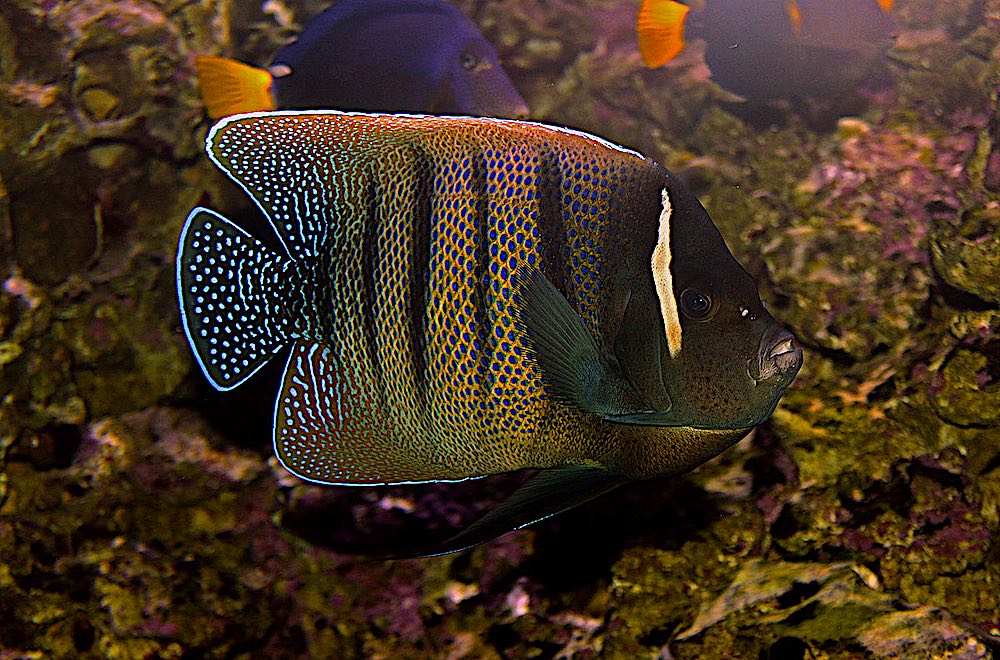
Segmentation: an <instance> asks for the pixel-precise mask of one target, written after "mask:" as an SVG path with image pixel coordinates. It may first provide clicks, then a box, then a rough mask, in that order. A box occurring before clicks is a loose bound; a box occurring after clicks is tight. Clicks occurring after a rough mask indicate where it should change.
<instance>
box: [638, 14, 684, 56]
mask: <svg viewBox="0 0 1000 660" xmlns="http://www.w3.org/2000/svg"><path fill="white" fill-rule="evenodd" d="M687 13H688V7H687V5H682V4H681V3H679V2H675V0H642V5H641V6H640V7H639V15H638V17H637V18H636V22H635V30H636V34H637V36H638V38H639V53H640V54H641V55H642V61H643V62H645V63H646V66H648V67H649V68H651V69H655V68H656V67H659V66H663V65H664V64H666V63H667V62H669V61H670V60H672V59H674V58H675V57H677V55H678V53H680V52H681V51H682V50H684V19H685V18H687Z"/></svg>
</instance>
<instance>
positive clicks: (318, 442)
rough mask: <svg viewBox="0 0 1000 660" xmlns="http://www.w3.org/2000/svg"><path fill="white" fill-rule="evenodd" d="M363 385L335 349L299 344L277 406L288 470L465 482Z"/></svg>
mask: <svg viewBox="0 0 1000 660" xmlns="http://www.w3.org/2000/svg"><path fill="white" fill-rule="evenodd" d="M359 382H360V381H359V374H356V373H351V372H350V371H349V368H348V367H347V366H345V365H342V364H340V363H339V362H338V360H337V356H336V353H335V352H334V350H333V349H331V348H330V347H328V346H324V345H322V344H315V343H310V342H304V341H300V342H296V344H295V346H294V347H293V348H292V352H291V355H289V357H288V364H287V366H286V367H285V375H284V378H283V379H282V384H281V391H280V392H279V394H278V399H277V401H276V402H275V410H274V453H275V455H276V456H277V457H278V460H279V461H281V464H282V465H284V466H285V468H287V469H288V470H289V471H290V472H291V473H292V474H294V475H296V476H298V477H301V478H302V479H306V480H308V481H313V482H316V483H323V484H338V485H366V486H367V485H374V484H388V483H423V482H427V481H461V480H463V478H461V477H460V478H457V479H456V478H449V477H448V476H447V473H446V471H445V470H444V468H442V467H441V466H440V465H438V464H436V463H435V461H434V460H433V447H430V446H429V445H430V441H429V440H427V439H422V438H418V437H408V438H401V437H398V436H397V435H396V434H395V433H394V432H393V425H392V424H391V423H390V420H389V419H387V417H386V411H385V409H384V407H383V403H382V402H381V401H377V400H373V399H372V398H371V396H370V395H369V394H367V393H366V392H367V390H366V389H365V388H361V387H359V386H358V384H359Z"/></svg>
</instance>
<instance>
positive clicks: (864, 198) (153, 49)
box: [0, 0, 1000, 658]
mask: <svg viewBox="0 0 1000 660" xmlns="http://www.w3.org/2000/svg"><path fill="white" fill-rule="evenodd" d="M325 4H326V3H324V2H322V1H320V0H302V1H297V0H285V1H283V0H276V1H275V0H272V1H270V2H266V3H263V4H261V3H256V2H254V3H250V2H235V1H234V0H196V1H195V2H186V1H185V2H181V1H174V0H123V1H116V2H110V1H105V0H101V1H98V0H78V1H72V0H70V1H65V2H59V1H56V0H5V1H4V2H3V3H0V144H2V145H3V148H2V149H0V265H2V267H3V274H2V282H3V286H2V287H0V457H2V464H0V467H2V470H0V494H2V496H3V504H2V507H0V648H2V652H0V655H2V656H3V657H38V658H43V657H45V658H47V657H113V658H140V657H146V658H156V657H303V656H314V657H329V658H351V657H386V658H389V657H392V658H399V657H413V658H417V657H448V658H462V657H467V658H499V657H511V658H515V657H516V658H520V657H596V656H602V657H648V658H655V657H662V658H670V657H673V658H709V657H739V658H786V657H793V658H802V657H809V658H858V657H940V658H985V657H991V655H995V654H996V653H997V649H998V648H1000V568H998V567H1000V414H998V410H1000V385H998V383H1000V289H998V286H1000V284H998V283H1000V183H998V182H1000V165H998V163H1000V99H998V90H1000V68H998V67H1000V65H998V62H1000V45H998V42H1000V2H998V1H997V0H985V1H984V0H960V1H959V2H948V3H941V2H931V1H930V0H897V2H896V3H895V5H896V8H895V10H894V12H895V13H896V16H897V19H898V21H899V23H900V26H901V36H900V40H899V44H898V47H897V49H896V52H894V54H893V57H892V58H891V60H890V61H889V62H888V63H887V75H886V78H887V80H886V81H885V86H884V87H883V88H881V89H877V90H874V91H869V92H866V94H867V95H862V96H859V98H858V99H855V101H856V103H855V105H856V107H857V108H858V111H859V114H858V116H855V117H851V118H840V119H839V120H838V118H837V113H836V112H835V109H834V110H831V109H830V108H828V107H824V105H825V103H824V101H823V100H812V101H808V102H805V103H802V104H800V103H798V102H794V103H793V102H788V103H783V104H777V105H775V106H766V107H764V108H748V107H746V106H745V105H741V104H739V103H735V102H733V99H732V97H731V95H729V94H728V93H726V92H725V91H724V90H721V89H720V88H718V87H717V86H715V85H714V84H712V83H711V81H710V80H709V79H708V78H707V73H708V72H707V70H706V69H705V67H704V66H703V64H702V63H701V61H700V58H699V53H698V45H697V44H696V43H695V44H692V46H691V49H690V52H689V53H687V54H685V56H684V57H682V58H681V59H680V61H678V62H677V63H676V64H674V65H671V66H670V67H668V68H665V69H661V70H656V71H650V70H646V69H643V68H642V67H641V64H640V61H639V57H638V54H637V52H636V48H635V44H634V41H633V36H632V21H633V19H634V12H635V10H636V4H637V3H635V2H619V1H618V0H588V1H582V2H569V1H568V0H555V1H549V0H544V1H543V0H511V1H506V2H499V1H496V2H494V1H490V0H462V1H461V2H460V3H459V4H460V5H461V6H462V8H463V9H464V10H466V11H467V12H468V13H469V15H470V16H472V17H473V18H474V20H476V21H477V23H478V24H479V25H481V26H482V28H483V30H484V32H485V34H486V35H487V37H488V38H489V39H491V40H492V41H493V42H494V43H495V44H497V46H498V48H499V50H500V51H501V52H502V55H503V57H504V61H505V65H506V66H507V68H508V70H509V72H510V73H511V75H512V77H513V78H514V80H515V82H516V83H517V84H518V85H519V86H520V88H521V89H522V91H523V92H524V95H525V97H526V98H527V99H528V101H529V103H530V104H531V106H532V109H533V112H534V116H535V117H536V118H537V119H540V120H544V121H548V122H552V123H559V124H567V125H570V126H574V127H578V128H582V129H586V130H591V131H594V132H597V133H600V134H602V135H604V136H606V137H608V138H610V139H614V140H617V141H620V142H622V143H625V144H628V145H631V146H634V147H637V148H640V149H642V150H643V151H645V152H647V153H649V154H650V155H652V156H654V157H656V158H657V159H659V160H660V161H661V162H663V163H664V164H665V165H667V166H668V167H670V168H671V169H673V170H675V171H677V172H679V173H680V174H681V175H682V176H684V177H685V178H686V179H687V180H688V181H689V182H690V184H691V185H692V187H693V188H694V190H695V192H696V193H697V194H698V195H699V196H700V197H701V198H702V200H703V201H704V203H705V204H706V206H707V207H708V209H709V211H710V213H711V214H712V215H713V217H714V218H715V219H716V222H717V223H718V225H719V226H720V228H721V229H722V231H723V233H724V235H725V237H726V239H727V241H728V242H729V245H730V246H731V248H732V250H733V252H734V253H735V254H736V255H737V257H738V258H739V259H740V260H741V262H743V263H744V264H746V265H747V267H748V269H749V270H750V271H751V272H752V273H753V274H754V276H755V277H756V278H757V279H758V281H759V282H760V284H761V288H762V290H763V293H764V297H765V298H766V301H767V302H768V304H769V306H770V308H771V310H772V311H773V313H774V315H775V316H776V317H778V318H779V319H781V320H782V321H784V322H785V323H787V324H789V325H790V326H791V327H792V328H793V329H794V330H795V332H796V334H797V335H798V337H799V338H800V340H801V341H802V343H803V344H804V346H805V348H806V351H807V354H806V362H805V367H804V368H803V370H802V373H801V374H800V375H799V378H798V380H797V381H796V383H795V385H794V386H793V388H792V390H790V392H789V393H788V394H787V395H786V397H785V398H784V400H783V402H782V404H781V406H780V407H779V409H778V410H777V412H776V413H775V415H774V417H773V419H772V420H771V421H770V422H769V423H768V424H765V425H764V426H763V427H761V428H760V429H759V430H758V431H757V432H756V433H755V434H754V435H753V436H752V437H751V438H749V439H748V440H746V441H744V442H742V443H741V444H740V445H738V446H737V447H736V448H734V449H733V450H731V451H729V452H727V453H726V454H724V455H723V456H721V457H720V458H719V459H717V460H715V461H713V462H712V463H710V464H708V465H706V466H704V467H703V468H701V469H699V470H698V471H696V472H695V473H693V474H691V475H689V476H687V477H685V478H683V479H677V480H673V481H671V482H663V481H659V482H656V481H654V482H648V483H641V484H636V485H634V486H631V487H629V488H625V489H622V490H621V491H620V492H616V493H614V494H612V495H609V496H607V497H604V498H601V499H599V500H597V501H595V502H593V503H591V504H589V505H587V506H586V507H583V508H581V509H579V510H576V511H572V512H570V513H568V514H566V515H563V516H560V517H558V518H556V519H553V520H551V521H548V522H546V523H544V524H541V525H539V526H537V527H536V528H535V529H532V530H526V531H522V532H518V533H516V534H512V535H509V536H507V537H505V538H503V539H501V540H499V541H497V542H495V543H493V544H490V545H488V546H485V547H482V548H479V549H477V550H475V551H473V552H471V553H467V554H464V555H458V556H448V557H440V558H435V559H428V560H407V561H399V562H385V561H378V560H374V561H373V560H366V559H363V558H361V557H359V556H358V555H357V554H356V553H358V552H366V553H369V554H374V555H379V554H387V553H392V552H396V551H405V550H406V548H407V547H408V546H413V545H416V544H419V543H420V542H421V541H423V540H424V539H426V538H428V537H430V536H431V535H436V534H442V533H443V531H444V530H445V529H446V528H449V527H453V526H456V525H458V524H461V523H462V522H463V521H467V520H470V519H472V518H474V517H475V516H476V515H478V514H479V513H480V512H482V511H483V510H485V509H486V508H487V507H488V506H490V504H491V503H492V502H494V501H496V499H498V498H500V497H502V496H503V494H504V493H506V492H509V491H510V490H511V489H512V488H513V487H515V485H516V483H517V481H518V479H519V477H518V476H516V475H515V476H512V477H500V478H497V479H490V480H483V481H476V482H470V483H465V484H455V485H448V486H420V487H418V486H413V487H405V488H404V487H398V488H378V489H336V488H320V487H317V486H311V485H306V484H303V483H301V482H299V481H297V480H296V479H294V478H293V477H291V476H290V475H288V474H287V473H284V472H283V471H282V470H281V469H280V468H278V467H277V466H276V465H275V463H274V461H273V459H270V446H269V437H268V435H269V423H270V419H269V417H270V406H271V400H272V397H273V395H274V392H275V389H276V382H277V379H278V376H279V374H278V373H277V370H276V369H272V370H270V371H268V370H265V371H263V372H261V373H260V374H259V375H258V376H257V377H255V381H254V382H253V383H251V384H249V385H248V386H247V387H246V388H241V390H240V391H238V392H233V393H231V394H225V395H222V394H217V393H214V392H211V391H210V390H209V388H208V386H207V385H206V384H205V383H204V380H203V379H202V377H201V375H200V373H197V367H196V366H195V365H194V363H193V360H192V358H191V355H190V353H189V351H188V349H187V346H186V345H185V341H184V339H183V336H182V334H181V333H180V330H179V325H178V323H179V321H178V315H177V311H176V304H175V301H174V283H173V280H174V275H173V262H172V259H173V252H174V247H175V241H176V237H177V234H178V232H179V229H180V224H181V221H182V219H183V217H184V216H185V214H186V212H187V210H188V209H189V208H190V207H191V206H193V205H194V204H196V203H199V202H207V203H209V204H210V205H212V206H214V207H217V208H224V209H227V210H229V211H230V212H231V213H234V214H238V213H242V212H244V211H245V209H246V206H247V205H246V202H245V201H244V200H242V199H241V197H240V195H239V194H237V193H236V191H234V190H232V189H231V187H230V186H228V184H226V183H225V182H224V181H223V180H222V178H221V177H220V176H219V174H218V173H217V172H215V171H213V169H212V167H211V166H210V165H209V164H208V162H207V160H206V159H205V157H204V155H203V153H202V141H203V138H204V135H205V132H206V130H207V128H208V120H207V119H206V118H205V116H204V115H203V112H202V108H201V104H200V101H199V99H198V96H197V93H196V88H195V81H194V80H193V67H192V57H193V55H194V54H195V53H216V54H218V53H221V54H225V55H230V56H237V57H241V58H243V59H246V60H247V61H250V62H252V63H256V64H264V63H266V62H267V61H268V59H269V57H270V55H271V54H272V53H273V52H274V51H275V50H276V49H277V48H278V47H279V46H280V45H281V44H283V43H285V42H286V41H287V40H288V39H290V38H291V37H292V36H293V35H294V34H295V33H296V31H297V30H298V29H299V27H300V26H301V25H302V24H303V23H304V22H305V21H307V20H308V19H309V18H310V17H311V16H312V15H314V14H315V13H317V12H318V11H320V10H321V9H322V8H323V7H324V6H325ZM831 113H832V114H831ZM247 221H248V222H250V223H251V224H252V223H253V222H254V219H253V216H252V214H251V215H248V216H247ZM257 222H258V223H259V220H257ZM259 229H260V231H267V230H266V228H265V227H263V226H260V227H259Z"/></svg>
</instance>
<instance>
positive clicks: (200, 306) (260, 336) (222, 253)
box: [177, 208, 287, 390]
mask: <svg viewBox="0 0 1000 660" xmlns="http://www.w3.org/2000/svg"><path fill="white" fill-rule="evenodd" d="M286 261H287V260H286V259H285V258H284V257H282V256H280V255H278V254H275V253H274V252H272V251H270V250H268V249H267V247H265V246H264V245H263V244H262V243H261V242H260V241H258V240H257V239H255V238H254V237H253V236H250V235H249V234H247V233H246V232H245V231H243V230H242V229H240V228H239V227H237V226H236V225H234V224H233V223H232V222H230V221H229V220H227V219H226V218H223V217H222V216H221V215H219V214H218V213H215V212H214V211H211V210H209V209H205V208H196V209H194V210H193V211H191V213H190V214H189V215H188V217H187V220H186V221H185V222H184V229H183V230H182V231H181V237H180V243H179V245H178V248H177V296H178V298H179V299H180V309H181V323H182V325H183V326H184V332H185V334H186V335H187V338H188V342H189V343H190V344H191V348H192V349H193V352H194V354H195V357H196V358H197V360H198V364H199V365H200V366H201V369H202V371H203V372H204V373H205V377H206V378H208V380H209V382H211V383H212V385H213V386H214V387H215V388H216V389H218V390H230V389H233V388H234V387H236V386H238V385H239V384H240V383H242V382H243V381H245V380H246V379H247V378H249V377H250V376H252V375H253V374H254V373H255V372H256V371H257V370H258V369H260V368H261V367H262V366H264V364H266V363H267V361H268V360H270V359H271V358H272V357H273V356H274V354H275V353H276V352H277V351H278V350H279V349H281V347H282V346H283V345H284V343H285V341H286V339H285V337H284V335H283V332H282V330H281V325H280V323H278V315H277V314H276V313H275V311H274V309H273V307H274V305H273V303H274V300H273V298H274V295H273V294H272V293H271V292H272V291H273V288H274V287H275V286H276V285H277V283H278V278H279V276H280V274H281V272H282V270H283V265H284V263H285V262H286Z"/></svg>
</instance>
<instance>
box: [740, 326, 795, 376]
mask: <svg viewBox="0 0 1000 660" xmlns="http://www.w3.org/2000/svg"><path fill="white" fill-rule="evenodd" d="M748 366H749V367H750V368H749V372H750V377H751V378H753V379H754V381H756V382H757V383H760V382H763V381H769V380H772V379H781V380H784V381H785V382H786V383H790V382H791V381H792V379H793V378H795V374H797V373H798V372H799V368H800V367H802V349H801V348H800V347H799V346H798V345H797V344H796V341H795V335H793V334H792V333H790V332H789V331H788V330H785V329H784V328H778V329H777V330H776V331H774V332H770V333H767V334H766V335H764V337H763V338H762V339H761V342H760V348H759V349H758V351H757V359H756V360H750V364H749V365H748Z"/></svg>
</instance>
